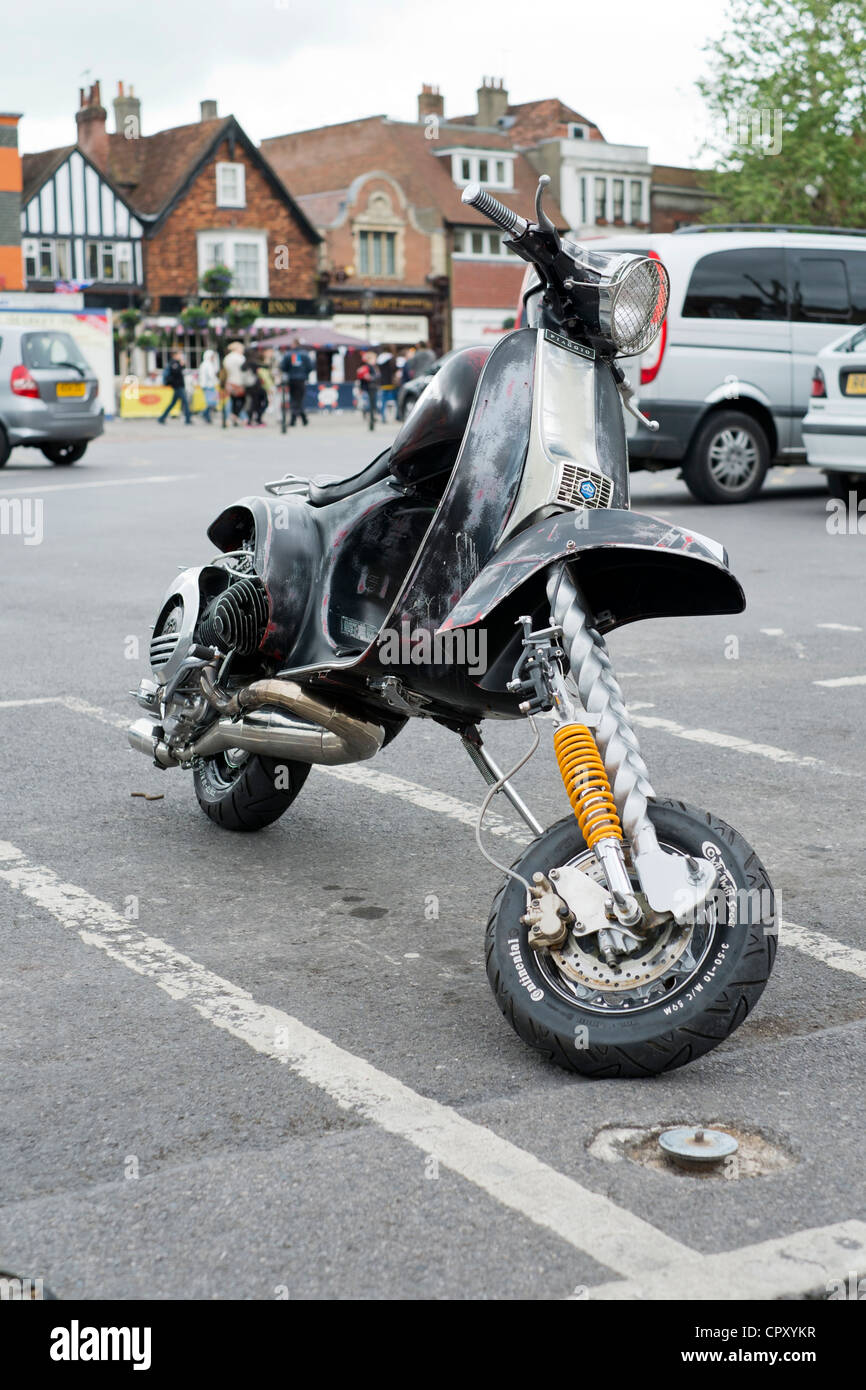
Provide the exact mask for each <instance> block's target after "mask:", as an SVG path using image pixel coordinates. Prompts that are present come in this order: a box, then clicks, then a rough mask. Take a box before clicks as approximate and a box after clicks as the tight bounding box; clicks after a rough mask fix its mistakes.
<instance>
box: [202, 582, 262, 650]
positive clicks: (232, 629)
mask: <svg viewBox="0 0 866 1390" xmlns="http://www.w3.org/2000/svg"><path fill="white" fill-rule="evenodd" d="M267 625H268V595H267V590H266V589H265V586H264V584H263V583H262V581H261V579H259V577H258V576H257V575H244V576H243V578H241V579H237V580H235V582H234V584H231V585H230V586H229V588H228V589H224V590H223V592H222V593H221V594H218V595H217V597H216V598H215V599H213V600H212V602H211V603H209V604H208V606H207V608H206V609H205V611H204V613H203V614H202V617H201V620H200V622H199V625H198V632H197V634H196V637H197V641H199V642H201V643H202V645H203V646H206V647H218V648H219V650H220V651H222V652H237V653H238V654H239V655H240V656H251V655H252V653H253V652H254V651H256V650H257V649H258V648H259V646H260V645H261V642H262V638H263V637H264V635H265V629H266V627H267Z"/></svg>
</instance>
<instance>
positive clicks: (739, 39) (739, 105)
mask: <svg viewBox="0 0 866 1390" xmlns="http://www.w3.org/2000/svg"><path fill="white" fill-rule="evenodd" d="M705 52H706V54H707V57H708V72H707V75H706V77H704V78H703V79H702V80H701V81H700V82H699V83H698V88H699V90H700V92H701V94H702V96H703V97H704V99H705V101H706V102H707V105H708V108H709V112H710V116H711V119H712V122H713V128H714V130H715V132H716V133H715V137H714V139H713V140H712V141H711V142H710V146H709V148H710V149H711V150H712V152H713V153H714V154H715V157H716V166H715V169H714V170H713V171H712V172H709V173H707V174H706V175H704V177H703V179H702V180H701V182H702V184H703V186H704V187H705V188H707V190H708V191H709V192H711V193H713V194H714V195H716V196H715V200H714V202H713V204H712V206H711V208H710V209H709V211H708V212H707V213H706V214H705V220H706V221H708V222H796V223H801V222H802V223H807V224H810V225H826V226H848V227H851V226H866V0H729V6H728V13H727V16H726V27H725V31H724V33H723V35H722V36H721V37H720V38H717V39H713V40H712V41H711V42H710V43H709V44H707V45H706V49H705Z"/></svg>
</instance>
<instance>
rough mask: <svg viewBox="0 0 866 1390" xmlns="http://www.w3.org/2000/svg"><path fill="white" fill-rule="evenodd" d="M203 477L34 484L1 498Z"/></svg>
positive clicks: (4, 490) (182, 475)
mask: <svg viewBox="0 0 866 1390" xmlns="http://www.w3.org/2000/svg"><path fill="white" fill-rule="evenodd" d="M201 476H202V475H201V473H166V474H164V475H163V474H157V473H155V474H151V476H150V477H148V478H101V479H98V480H96V481H92V482H86V483H57V484H56V485H55V486H54V487H42V486H41V485H40V484H39V483H34V485H33V487H5V488H0V497H14V496H16V494H18V493H26V495H27V496H28V497H33V496H39V497H48V496H49V494H50V493H52V492H81V491H82V490H83V489H84V488H92V487H138V486H139V485H140V484H141V483H185V482H190V481H191V480H192V479H193V478H200V477H201Z"/></svg>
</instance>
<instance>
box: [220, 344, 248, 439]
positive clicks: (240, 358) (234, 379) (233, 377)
mask: <svg viewBox="0 0 866 1390" xmlns="http://www.w3.org/2000/svg"><path fill="white" fill-rule="evenodd" d="M223 370H224V371H225V374H226V390H227V392H228V394H229V400H230V401H231V403H232V413H231V417H230V418H231V422H232V424H233V425H239V424H240V422H241V421H240V414H241V411H242V410H243V408H244V401H245V400H246V395H247V389H246V387H245V386H244V345H243V343H229V346H228V352H227V353H226V355H225V357H224V358H223Z"/></svg>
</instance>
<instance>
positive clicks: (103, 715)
mask: <svg viewBox="0 0 866 1390" xmlns="http://www.w3.org/2000/svg"><path fill="white" fill-rule="evenodd" d="M33 704H58V705H63V706H64V707H65V708H66V709H69V710H72V711H73V712H74V713H75V714H82V715H85V716H86V717H88V718H91V719H97V720H99V722H100V723H102V724H108V725H109V726H110V727H111V728H114V729H119V730H124V731H125V730H126V728H127V720H126V719H123V718H119V717H118V716H116V715H113V714H110V713H109V711H108V710H104V709H100V707H99V706H98V705H92V704H90V703H89V702H88V701H87V700H81V699H79V698H78V697H77V696H75V695H46V696H40V697H38V698H37V699H35V700H3V701H0V709H4V708H7V709H8V708H14V707H16V706H19V705H33ZM633 717H634V718H635V719H637V718H638V716H637V715H635V716H633ZM313 771H314V772H315V773H318V774H319V775H320V776H324V777H336V778H337V779H338V780H340V781H343V782H351V783H353V784H354V785H355V786H360V787H364V788H365V789H366V790H367V791H373V792H376V793H378V794H379V795H380V796H394V797H397V798H399V799H400V800H401V801H407V802H409V803H410V804H411V805H413V806H417V807H418V808H419V809H420V810H424V811H432V812H433V813H434V814H436V815H444V816H447V817H448V819H449V820H454V821H456V822H457V823H458V824H460V825H467V826H472V827H474V826H475V824H476V821H477V819H478V807H477V806H474V805H472V803H471V802H468V801H460V800H458V799H457V797H453V796H450V795H448V794H447V793H446V792H437V791H434V790H433V789H432V788H431V787H424V786H421V785H420V784H419V783H417V782H409V781H407V780H406V779H405V778H403V777H396V776H394V774H393V773H390V772H380V771H378V769H376V768H369V767H366V766H364V765H362V764H360V763H353V764H349V765H347V766H345V767H314V768H313ZM484 824H485V829H486V830H488V831H489V832H490V833H491V834H493V835H497V836H499V837H501V838H502V839H507V840H510V841H512V843H514V844H518V845H528V844H531V843H532V839H533V836H531V835H530V834H528V832H527V831H525V830H521V829H518V828H517V827H516V826H514V825H511V824H509V822H508V821H506V820H504V819H503V818H502V817H500V816H496V815H495V814H494V813H493V812H489V813H488V816H487V817H486V818H485V822H484ZM779 940H780V942H781V944H782V945H784V946H793V947H794V949H795V950H797V951H800V952H801V953H802V954H804V955H807V956H811V957H812V958H813V959H814V960H817V961H820V962H821V964H822V965H826V966H827V967H829V969H831V970H839V971H842V972H843V973H844V974H847V975H855V976H857V977H858V978H859V979H861V980H866V951H861V950H859V949H858V948H857V947H856V946H848V945H846V944H845V942H842V941H837V940H836V939H835V937H832V936H828V935H827V934H826V933H825V932H821V931H817V930H815V929H814V928H810V927H801V926H799V925H798V924H797V923H796V922H788V921H784V920H783V921H781V922H780V923H779Z"/></svg>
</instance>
